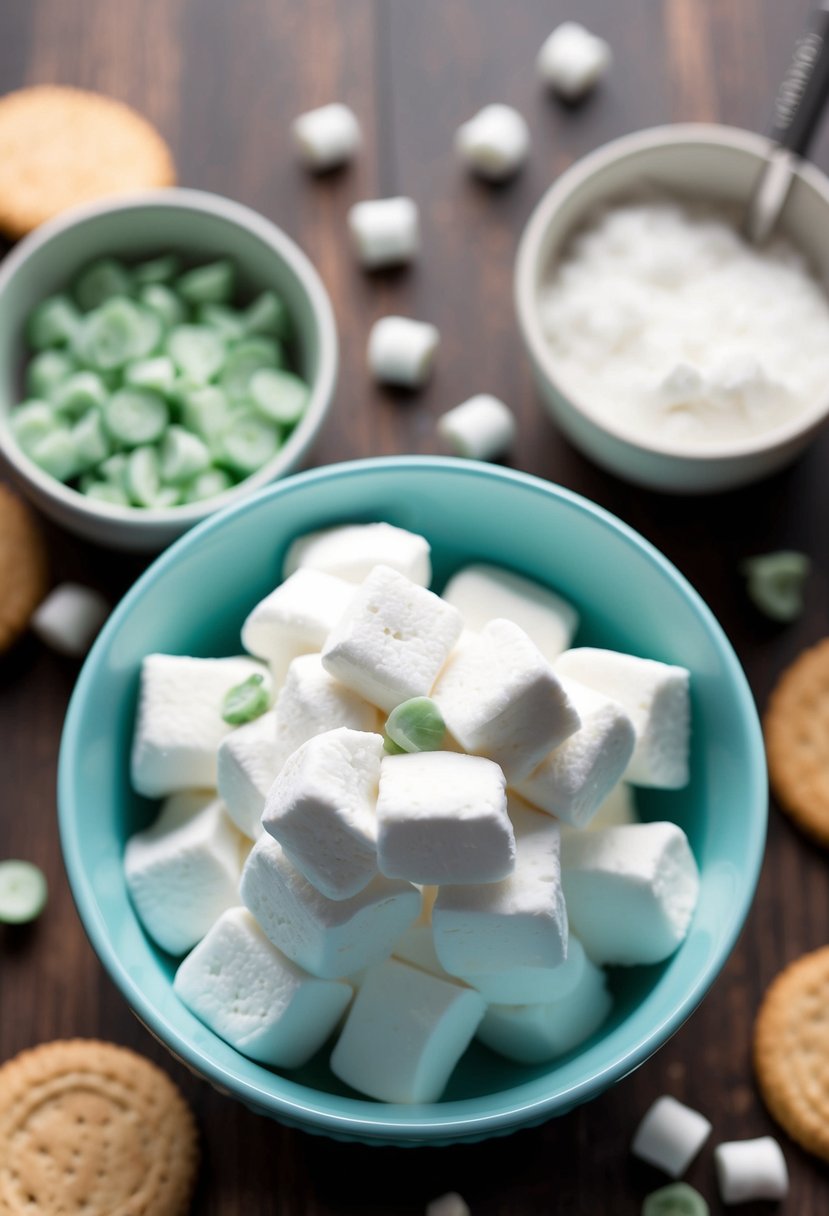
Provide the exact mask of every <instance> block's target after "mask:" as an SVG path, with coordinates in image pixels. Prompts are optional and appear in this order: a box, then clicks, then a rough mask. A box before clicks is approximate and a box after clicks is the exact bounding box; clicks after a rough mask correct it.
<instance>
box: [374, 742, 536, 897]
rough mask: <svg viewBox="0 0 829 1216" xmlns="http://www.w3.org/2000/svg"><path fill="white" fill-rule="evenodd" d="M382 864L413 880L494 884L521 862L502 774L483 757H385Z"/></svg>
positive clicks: (379, 834) (379, 810) (453, 754)
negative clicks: (516, 850) (508, 811)
mask: <svg viewBox="0 0 829 1216" xmlns="http://www.w3.org/2000/svg"><path fill="white" fill-rule="evenodd" d="M377 863H378V865H379V867H380V871H381V873H383V874H385V875H386V876H387V877H389V878H406V879H408V880H409V881H410V882H416V883H426V884H429V885H440V884H442V883H493V882H497V881H498V880H499V879H501V878H505V877H506V876H507V875H508V874H510V873H511V872H512V869H513V867H514V865H515V836H514V833H513V830H512V824H511V823H510V820H509V816H508V815H507V794H506V782H505V780H504V774H503V773H502V772H501V770H500V768H499V767H498V765H497V764H493V763H492V761H491V760H485V759H483V758H482V757H480V756H464V755H462V754H459V753H457V752H418V753H413V754H412V755H404V756H386V757H384V759H383V763H382V765H381V767H380V792H379V794H378V797H377Z"/></svg>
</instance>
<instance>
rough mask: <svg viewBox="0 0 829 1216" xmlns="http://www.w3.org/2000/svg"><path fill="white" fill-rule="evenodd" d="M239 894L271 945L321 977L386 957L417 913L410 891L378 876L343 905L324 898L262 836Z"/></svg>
mask: <svg viewBox="0 0 829 1216" xmlns="http://www.w3.org/2000/svg"><path fill="white" fill-rule="evenodd" d="M239 889H240V893H241V896H242V903H243V904H245V906H246V907H247V908H249V909H250V911H251V912H252V913H253V915H254V916H255V917H256V919H257V920H258V921H259V924H260V925H261V926H262V928H263V929H264V931H265V933H266V935H267V936H268V937H269V938H270V940H271V941H272V942H273V944H274V945H275V946H276V947H277V948H278V949H279V950H281V951H282V953H283V954H287V956H288V958H291V959H293V960H294V962H295V963H299V965H300V966H301V967H304V968H305V970H306V971H310V972H311V974H312V975H318V976H320V977H321V978H322V979H337V978H338V977H340V976H344V975H354V974H355V973H356V972H358V971H360V970H361V969H362V968H363V967H367V966H368V965H369V964H370V963H375V962H379V961H380V960H381V959H384V958H386V957H387V956H388V955H389V954H391V950H392V946H393V945H394V943H395V941H396V939H397V938H398V937H399V936H400V934H401V933H402V932H403V930H404V929H406V928H407V927H408V926H409V925H410V924H412V923H413V922H414V921H415V920H416V919H417V916H418V913H419V912H420V892H419V891H418V890H417V888H416V887H413V886H412V885H411V884H410V883H407V882H397V881H395V880H393V879H389V878H383V876H382V875H378V876H377V877H376V878H374V879H372V881H371V882H370V883H369V884H368V886H367V887H364V888H363V890H362V891H360V892H359V893H358V894H357V895H353V896H351V898H350V899H327V898H326V897H325V896H324V895H322V894H321V893H320V892H319V891H318V890H317V889H316V887H314V886H312V884H311V883H309V882H308V881H307V879H305V878H303V876H302V875H301V874H300V873H299V871H298V870H297V869H295V868H294V866H292V865H291V863H290V862H289V861H288V858H287V857H286V856H285V854H284V852H283V850H282V848H281V847H280V845H278V844H277V842H276V841H275V840H273V839H272V838H271V837H270V836H268V835H267V834H265V835H263V836H260V838H259V840H258V841H257V842H256V844H255V845H254V847H253V849H252V850H251V853H250V856H249V857H248V859H247V861H246V862H245V868H244V870H243V871H242V882H241V885H240V888H239Z"/></svg>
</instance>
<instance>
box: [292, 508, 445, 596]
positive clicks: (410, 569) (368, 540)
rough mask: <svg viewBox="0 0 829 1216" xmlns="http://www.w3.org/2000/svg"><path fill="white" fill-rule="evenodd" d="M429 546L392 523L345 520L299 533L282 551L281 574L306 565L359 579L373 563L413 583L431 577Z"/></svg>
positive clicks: (425, 581) (423, 583) (353, 580)
mask: <svg viewBox="0 0 829 1216" xmlns="http://www.w3.org/2000/svg"><path fill="white" fill-rule="evenodd" d="M429 555H430V546H429V542H428V541H427V540H426V538H425V536H419V535H418V534H417V533H416V532H407V531H406V529H405V528H395V527H394V525H393V524H386V523H379V524H346V525H344V526H343V527H339V528H326V529H324V530H323V531H322V532H308V533H306V534H305V535H304V536H300V537H298V538H297V539H296V540H295V541H294V542H293V544H292V545H291V546H290V547H289V549H288V552H287V553H286V555H285V562H284V566H283V571H282V577H283V578H288V577H289V576H290V575H292V574H293V573H294V571H295V570H298V569H299V568H300V567H305V566H309V567H310V568H311V569H313V570H322V571H324V572H325V573H326V574H333V575H336V577H337V578H342V579H345V580H346V582H349V583H361V582H362V581H363V579H364V578H366V577H367V576H368V575H369V574H370V573H371V571H372V570H373V569H374V567H375V566H390V567H391V568H392V570H396V571H397V572H398V574H403V575H405V577H406V578H408V579H411V581H412V582H413V583H419V584H420V586H421V587H428V586H429V584H430V582H431V581H432V565H431V561H430V556H429Z"/></svg>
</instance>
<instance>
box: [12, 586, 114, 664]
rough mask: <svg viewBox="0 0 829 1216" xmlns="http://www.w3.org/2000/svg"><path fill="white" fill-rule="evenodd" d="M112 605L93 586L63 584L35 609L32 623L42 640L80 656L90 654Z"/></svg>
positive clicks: (62, 651) (30, 623) (62, 650)
mask: <svg viewBox="0 0 829 1216" xmlns="http://www.w3.org/2000/svg"><path fill="white" fill-rule="evenodd" d="M109 611H110V609H109V604H108V603H107V602H106V600H105V599H104V597H103V596H102V595H99V593H98V592H97V591H93V590H92V589H91V587H82V586H81V585H80V584H79V583H61V584H60V586H58V587H55V588H54V589H53V590H52V591H50V592H49V594H48V595H47V596H46V599H45V600H43V601H42V603H41V604H39V605H38V607H37V608H36V609H35V611H34V613H33V615H32V618H31V620H30V622H29V625H30V627H31V629H32V631H33V632H34V633H35V634H37V636H38V637H39V638H40V640H41V642H45V643H46V645H47V646H51V647H52V649H53V650H57V651H58V653H59V654H67V655H70V656H71V657H72V658H79V657H80V656H81V655H84V654H86V652H87V650H89V647H90V646H91V645H92V643H93V641H94V639H95V637H96V636H97V634H98V632H99V630H100V628H101V626H102V625H103V623H104V621H105V620H106V619H107V617H108V616H109Z"/></svg>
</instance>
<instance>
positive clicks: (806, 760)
mask: <svg viewBox="0 0 829 1216" xmlns="http://www.w3.org/2000/svg"><path fill="white" fill-rule="evenodd" d="M763 731H764V734H765V738H766V754H767V756H768V763H769V775H770V777H771V784H772V789H773V790H774V794H775V797H776V798H777V801H778V802H779V803H780V806H781V808H782V809H783V810H784V811H786V812H787V813H788V814H789V815H791V817H792V818H793V819H794V820H795V821H796V822H797V824H798V825H799V826H800V827H801V828H802V829H803V830H804V831H805V832H808V833H809V835H810V836H812V837H814V839H815V840H817V841H819V842H820V843H821V844H823V845H829V638H824V640H823V641H822V642H819V643H818V644H817V646H813V647H812V648H811V649H810V650H805V651H804V652H803V654H801V655H800V656H799V658H797V659H795V661H794V663H792V665H791V666H790V667H787V668H786V670H785V671H784V672H783V674H782V675H781V677H780V679H779V680H778V682H777V685H776V687H775V689H774V691H773V692H772V694H771V697H770V698H769V703H768V706H767V708H766V713H765V717H764V719H763Z"/></svg>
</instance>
